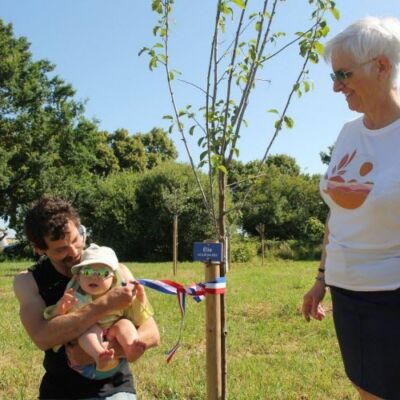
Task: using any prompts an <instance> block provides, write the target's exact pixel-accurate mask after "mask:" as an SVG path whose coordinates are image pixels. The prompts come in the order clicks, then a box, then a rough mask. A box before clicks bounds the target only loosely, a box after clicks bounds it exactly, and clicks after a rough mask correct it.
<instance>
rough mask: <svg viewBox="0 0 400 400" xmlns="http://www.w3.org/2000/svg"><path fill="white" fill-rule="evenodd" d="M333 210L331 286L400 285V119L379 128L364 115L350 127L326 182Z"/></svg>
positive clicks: (371, 287) (329, 246)
mask: <svg viewBox="0 0 400 400" xmlns="http://www.w3.org/2000/svg"><path fill="white" fill-rule="evenodd" d="M320 189H321V194H322V197H323V199H324V201H325V202H326V203H327V204H328V206H329V208H330V210H331V212H330V219H329V224H328V227H329V242H328V244H327V247H326V251H327V259H326V272H325V275H326V276H325V279H326V282H327V284H328V285H332V286H338V287H342V288H345V289H349V290H357V291H374V290H393V289H397V288H399V287H400V119H399V120H397V121H395V122H393V123H392V124H390V125H388V126H386V127H384V128H382V129H377V130H370V129H367V128H366V127H365V126H364V123H363V118H362V117H360V118H358V119H356V120H354V121H351V122H348V123H347V124H345V125H344V127H343V129H342V131H341V132H340V134H339V137H338V139H337V142H336V145H335V148H334V151H333V153H332V157H331V162H330V164H329V168H328V171H327V173H326V174H325V176H324V177H322V178H321V182H320Z"/></svg>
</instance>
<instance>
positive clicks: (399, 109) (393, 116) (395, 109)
mask: <svg viewBox="0 0 400 400" xmlns="http://www.w3.org/2000/svg"><path fill="white" fill-rule="evenodd" d="M378 104H379V105H378ZM378 104H375V106H374V107H373V109H371V110H370V111H369V112H368V111H367V112H366V113H365V114H364V125H365V127H366V128H368V129H372V130H374V129H381V128H384V127H385V126H388V125H390V124H391V123H393V122H394V121H396V120H398V119H400V95H399V93H398V92H397V90H395V89H393V90H392V92H391V95H390V96H388V97H387V98H386V101H382V102H379V103H378Z"/></svg>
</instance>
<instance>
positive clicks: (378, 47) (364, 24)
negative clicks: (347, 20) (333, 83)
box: [324, 17, 400, 86]
mask: <svg viewBox="0 0 400 400" xmlns="http://www.w3.org/2000/svg"><path fill="white" fill-rule="evenodd" d="M337 50H339V51H348V52H350V53H351V54H352V55H353V56H354V59H355V60H356V61H357V62H359V63H362V62H365V61H368V60H371V59H373V58H375V57H378V56H382V55H384V56H386V57H387V58H388V60H389V62H390V63H391V65H392V75H391V80H392V84H393V85H395V86H397V85H396V83H397V82H398V79H399V74H400V20H398V19H397V18H392V17H365V18H362V19H360V20H358V21H356V22H354V23H353V24H351V25H349V26H348V27H347V28H346V29H345V30H343V31H342V32H340V33H338V34H337V35H336V36H335V37H333V38H332V39H331V40H329V41H328V43H327V44H326V45H325V52H324V59H325V61H327V62H330V61H331V57H332V53H334V52H335V51H337ZM368 67H370V66H369V65H367V66H366V67H365V68H368Z"/></svg>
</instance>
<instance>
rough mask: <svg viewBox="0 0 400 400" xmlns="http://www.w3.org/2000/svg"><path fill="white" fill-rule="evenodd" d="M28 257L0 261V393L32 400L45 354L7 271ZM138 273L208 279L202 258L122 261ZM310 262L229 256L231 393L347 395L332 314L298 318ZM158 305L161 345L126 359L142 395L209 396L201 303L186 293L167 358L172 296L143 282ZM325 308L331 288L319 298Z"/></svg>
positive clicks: (187, 399)
mask: <svg viewBox="0 0 400 400" xmlns="http://www.w3.org/2000/svg"><path fill="white" fill-rule="evenodd" d="M27 265H28V263H26V262H25V263H24V262H13V263H8V262H3V263H0V301H1V311H0V312H1V317H0V399H2V400H3V399H4V400H15V399H21V400H22V399H29V400H31V399H35V398H36V395H37V391H38V384H39V381H40V377H41V375H42V373H43V370H42V366H41V360H42V353H41V352H40V351H39V350H37V349H36V348H35V346H34V345H33V344H32V343H31V341H30V340H29V338H28V336H27V335H26V334H25V332H24V330H23V328H22V326H21V324H20V322H19V319H18V306H17V302H16V300H15V299H14V296H13V292H12V279H13V276H14V275H15V274H16V273H18V272H19V271H20V270H22V269H24V268H25V267H26V266H27ZM127 265H128V266H129V267H130V268H131V269H132V271H133V272H134V275H135V276H136V277H137V278H149V279H172V280H176V281H177V282H180V283H182V284H185V285H186V284H189V283H191V282H193V281H196V282H198V281H204V266H203V265H202V264H201V263H184V264H179V266H178V274H177V276H176V277H174V276H173V274H172V264H171V263H159V264H138V263H127ZM316 269H317V263H316V262H290V261H269V262H267V264H266V265H264V266H261V262H258V261H254V262H253V263H249V264H234V265H233V266H232V268H231V270H230V271H229V273H228V276H227V279H228V291H227V295H226V303H227V326H228V338H227V347H228V350H227V354H228V399H230V400H278V399H282V400H291V399H293V400H319V399H321V400H322V399H326V400H328V399H329V400H345V399H346V400H351V399H354V400H355V399H357V398H358V397H357V396H356V394H355V392H354V390H353V389H352V387H351V385H350V384H349V382H348V381H347V379H346V377H345V375H344V372H343V368H342V363H341V359H340V356H339V349H338V346H337V343H336V339H335V334H334V328H333V324H332V316H331V313H330V311H328V315H327V318H326V319H325V321H323V322H322V323H320V322H316V321H313V322H311V323H310V324H307V323H305V322H304V320H303V318H302V316H301V315H300V306H301V301H302V297H303V294H304V293H305V291H306V290H307V289H308V287H309V285H310V284H311V283H312V281H313V278H314V275H315V271H316ZM147 293H148V296H149V298H150V300H151V302H152V304H153V306H154V308H155V310H156V320H157V322H158V324H159V327H160V331H161V337H162V344H161V345H160V347H158V348H156V349H152V350H149V351H148V352H147V353H146V355H145V356H143V357H142V358H141V359H140V360H139V361H138V362H137V363H135V364H133V365H132V370H133V372H134V374H135V377H136V385H137V389H138V395H139V399H140V400H154V399H165V400H166V399H169V400H173V399H176V400H205V399H206V368H205V327H204V312H205V307H204V303H200V304H197V303H195V302H194V301H192V300H191V299H188V300H187V316H186V323H185V330H184V334H183V344H182V348H181V349H180V350H179V351H178V353H177V355H176V356H175V359H174V360H173V361H172V363H171V364H166V362H165V353H166V351H167V350H168V349H169V348H170V347H171V346H172V345H173V344H174V343H175V340H176V338H177V335H178V329H179V322H180V313H179V310H178V303H177V301H176V298H175V297H174V296H168V295H163V294H160V293H158V292H155V291H153V290H150V289H147ZM325 305H326V307H327V308H328V310H330V299H329V296H328V297H327V299H326V302H325Z"/></svg>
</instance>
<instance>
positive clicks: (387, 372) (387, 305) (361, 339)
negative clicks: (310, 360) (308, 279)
mask: <svg viewBox="0 0 400 400" xmlns="http://www.w3.org/2000/svg"><path fill="white" fill-rule="evenodd" d="M330 289H331V295H332V304H333V319H334V323H335V329H336V334H337V338H338V341H339V346H340V351H341V353H342V358H343V363H344V368H345V371H346V374H347V376H348V377H349V379H350V380H351V381H352V382H353V383H355V384H356V385H357V386H359V387H361V388H362V389H364V390H366V391H367V392H369V393H372V394H374V395H376V396H379V397H381V398H382V399H385V400H400V289H398V290H394V291H382V292H354V291H350V290H345V289H341V288H337V287H331V288H330Z"/></svg>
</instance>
